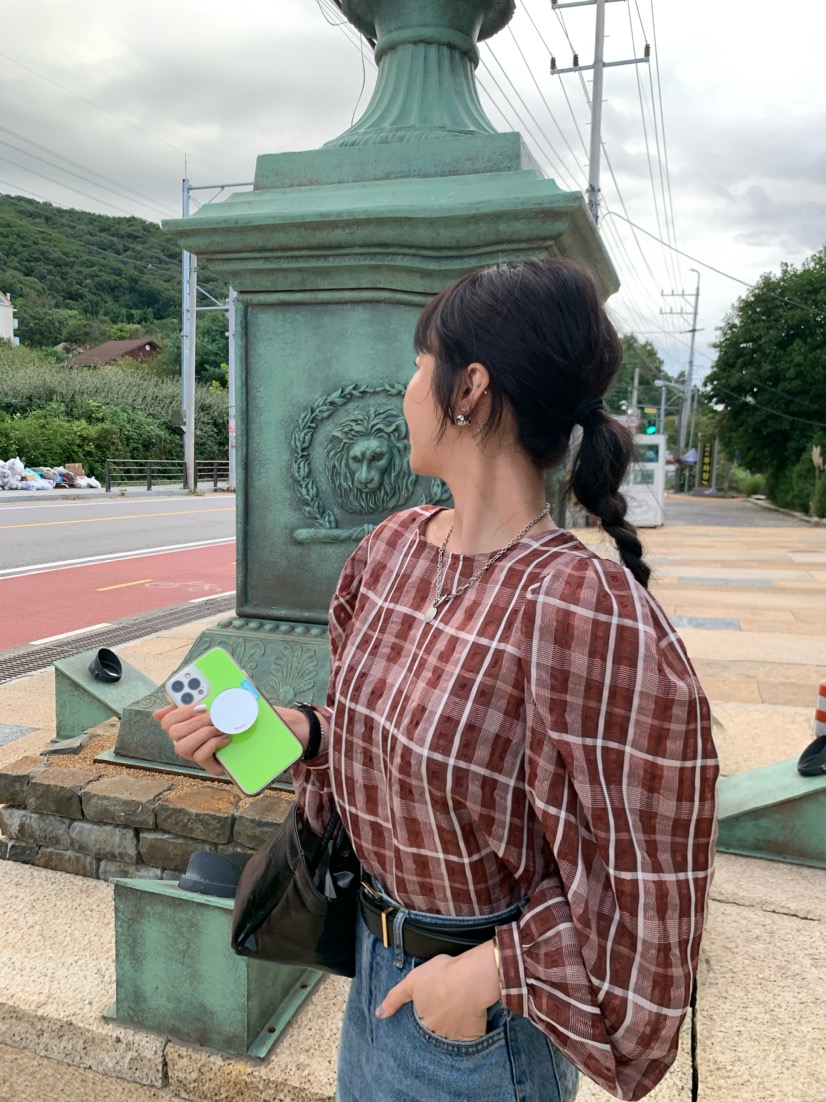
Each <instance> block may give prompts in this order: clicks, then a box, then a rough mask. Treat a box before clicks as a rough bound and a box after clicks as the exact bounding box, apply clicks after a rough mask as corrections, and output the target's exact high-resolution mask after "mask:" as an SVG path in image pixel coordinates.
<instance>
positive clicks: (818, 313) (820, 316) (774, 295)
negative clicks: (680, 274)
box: [605, 210, 826, 321]
mask: <svg viewBox="0 0 826 1102" xmlns="http://www.w3.org/2000/svg"><path fill="white" fill-rule="evenodd" d="M605 215H606V217H608V215H613V217H614V218H621V219H622V221H623V222H627V223H628V225H629V226H633V227H634V229H637V230H639V231H640V233H644V234H645V236H646V237H650V238H651V239H652V240H654V241H659V243H660V244H661V245H665V247H666V248H667V249H673V250H674V252H675V253H679V255H680V256H684V257H685V258H686V259H687V260H691V261H693V262H694V263H695V264H699V265H700V266H701V267H703V268H708V270H709V271H710V272H716V274H717V275H721V276H723V277H725V279H731V280H733V281H734V282H735V283H740V284H742V286H743V287H748V288H749V289H752V288H753V287H754V284H753V283H749V282H748V280H745V279H740V277H739V276H735V275H732V274H731V272H724V271H723V270H722V269H721V268H715V267H714V265H713V264H709V263H708V262H707V261H705V260H699V259H698V258H697V257H696V256H692V255H691V253H687V252H684V251H683V250H682V249H678V248H677V246H676V245H669V244H668V242H667V241H663V240H662V239H661V238H659V237H657V236H656V234H653V233H651V231H650V230H646V229H643V227H642V226H638V225H637V223H636V222H632V221H631V219H630V218H624V217H623V216H622V215H621V214H619V212H618V211H615V210H607V211H606V212H605ZM765 293H766V294H767V295H769V296H770V297H771V298H776V299H779V300H780V302H787V303H788V304H789V305H790V306H799V307H800V309H801V310H808V311H809V313H810V314H814V315H815V317H816V318H817V319H818V321H823V320H824V318H826V314H824V313H823V312H822V311H821V310H817V309H816V308H815V307H814V306H809V305H807V303H805V302H797V300H796V299H793V298H789V297H788V296H787V295H779V294H778V293H777V292H776V291H769V290H766V292H765Z"/></svg>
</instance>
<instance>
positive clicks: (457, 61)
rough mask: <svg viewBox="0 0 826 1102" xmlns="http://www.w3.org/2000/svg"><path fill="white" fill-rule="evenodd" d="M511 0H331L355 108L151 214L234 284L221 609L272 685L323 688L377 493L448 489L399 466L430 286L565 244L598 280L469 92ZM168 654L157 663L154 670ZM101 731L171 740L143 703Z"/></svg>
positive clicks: (546, 194)
mask: <svg viewBox="0 0 826 1102" xmlns="http://www.w3.org/2000/svg"><path fill="white" fill-rule="evenodd" d="M513 7H514V5H513V0H345V3H344V12H345V14H346V15H347V17H348V18H349V19H350V20H351V21H352V22H353V23H354V24H355V25H356V26H357V27H358V28H359V29H360V30H361V31H363V32H364V33H366V34H368V35H370V36H371V37H373V38H375V39H376V40H377V47H376V52H375V55H376V59H377V61H378V65H379V77H378V82H377V85H376V89H375V92H374V95H373V97H372V99H371V101H370V103H369V105H368V106H367V108H366V110H365V113H364V115H363V116H362V117H361V119H359V120H358V122H356V123H355V125H354V126H352V127H350V128H349V129H348V130H347V131H346V132H345V133H344V134H342V135H340V136H339V137H338V138H335V139H333V140H332V141H330V142H329V143H328V144H327V145H326V146H325V147H324V148H322V149H317V150H310V151H307V152H301V153H282V154H270V155H264V156H262V157H260V158H259V160H258V164H257V167H256V173H255V186H254V188H253V190H252V191H251V192H247V193H244V194H237V195H233V196H231V197H230V198H228V199H227V200H226V201H224V202H221V203H211V204H209V205H208V206H204V207H202V208H201V209H200V210H199V211H198V212H197V213H196V214H195V215H193V216H192V217H191V218H187V219H185V220H177V221H172V222H167V223H165V228H166V230H167V231H168V232H169V233H171V234H172V235H173V236H174V237H175V238H176V239H177V240H178V241H180V242H181V244H182V246H183V247H185V248H186V249H188V250H190V251H192V252H194V253H197V254H198V256H199V257H200V258H202V259H203V260H205V261H207V262H208V263H209V265H210V267H211V269H212V270H213V271H214V272H216V273H219V274H220V275H222V276H223V277H224V278H226V280H227V282H228V283H231V285H232V286H233V287H234V288H235V290H236V291H237V292H238V303H239V305H240V322H239V325H238V333H237V342H238V343H237V349H236V352H237V356H236V362H237V364H238V373H237V375H238V390H237V402H236V408H237V425H238V427H237V439H238V452H237V459H238V480H237V489H238V493H237V507H238V603H237V619H235V620H233V621H230V622H225V623H224V624H222V625H221V626H220V627H219V628H218V629H215V630H212V631H210V632H209V633H207V634H206V635H205V636H204V637H202V638H201V639H199V641H198V643H197V644H196V648H195V650H194V651H193V652H192V653H191V654H190V656H189V657H190V658H191V657H193V656H194V655H195V654H196V653H199V652H200V651H201V650H202V649H206V647H207V646H208V645H214V644H215V643H219V644H220V645H222V646H227V647H228V649H230V651H231V652H232V653H233V654H234V656H235V657H236V658H237V659H238V661H239V662H240V663H241V664H242V665H243V666H244V668H245V669H246V670H247V672H248V673H249V674H250V675H251V676H252V678H253V680H254V681H255V682H256V684H257V685H258V686H259V688H260V689H261V690H262V691H263V692H264V693H265V694H266V695H267V696H268V697H269V698H270V699H271V700H272V701H273V702H274V703H276V704H283V703H289V701H290V700H291V699H293V698H294V697H295V696H299V697H302V696H303V697H309V696H312V697H313V698H314V699H315V700H319V701H320V700H322V699H323V695H324V680H325V677H326V674H327V660H326V658H325V657H324V651H325V647H326V643H325V637H324V631H325V624H326V617H327V609H328V605H329V601H330V597H331V595H332V592H333V589H334V586H335V583H336V580H337V578H338V575H339V573H340V571H341V568H342V565H343V564H344V561H345V559H346V557H347V556H348V555H349V554H350V553H351V552H352V551H353V550H354V548H355V546H356V544H357V543H358V541H359V540H360V539H361V538H362V537H363V536H364V535H365V534H367V533H368V532H369V531H370V530H371V528H372V527H373V526H374V525H375V524H376V523H377V522H378V521H380V520H381V519H383V518H384V517H385V516H387V514H388V513H389V512H391V511H395V510H398V509H403V508H406V507H409V506H412V505H416V504H420V503H424V502H434V503H443V502H446V501H447V500H448V495H447V492H446V489H445V487H444V486H443V485H442V484H441V483H438V482H435V481H434V480H431V479H422V478H419V477H417V476H416V475H414V474H413V473H412V472H411V471H410V469H409V467H408V443H407V428H406V424H405V421H404V418H403V415H402V396H403V393H404V389H405V386H406V384H407V380H408V379H409V377H410V375H411V374H412V371H413V360H414V357H415V351H414V349H413V344H412V334H413V328H414V325H415V321H416V318H417V315H418V313H419V310H420V309H421V307H422V305H423V304H424V303H425V302H426V301H427V299H428V298H429V297H430V296H432V295H433V294H434V293H436V292H437V291H439V290H440V289H441V288H443V287H444V286H445V285H446V284H448V283H449V282H451V281H452V280H454V279H456V278H457V277H459V276H461V275H463V274H464V273H466V272H467V271H469V270H471V269H474V268H477V267H479V266H482V265H485V264H493V263H499V262H503V261H509V260H516V259H519V258H522V257H525V256H571V257H577V258H579V259H580V260H582V261H584V262H585V263H587V264H588V265H590V267H591V268H592V269H593V270H594V271H595V273H596V276H597V279H598V280H599V282H600V285H601V287H602V290H603V293H604V294H605V295H608V294H609V293H611V292H612V291H613V290H615V289H616V287H617V280H616V276H615V274H614V271H613V269H612V267H611V264H610V262H609V260H608V258H607V256H606V254H605V251H604V249H603V246H602V243H601V241H600V239H599V237H598V235H597V232H596V229H595V227H594V224H593V222H592V220H591V218H590V215H589V214H588V212H587V210H586V207H585V204H584V200H583V196H582V195H581V193H579V192H566V191H562V190H560V188H559V187H558V186H557V185H556V183H555V182H554V181H553V180H549V179H546V178H544V177H543V176H542V174H541V172H540V171H539V169H538V167H537V166H536V164H535V162H534V161H533V159H532V157H531V156H530V154H529V153H528V152H527V150H526V149H525V146H524V144H523V142H522V140H521V137H520V136H519V135H518V134H498V133H496V132H495V131H494V128H493V126H492V124H491V123H490V121H489V120H488V119H487V118H486V116H485V114H484V111H483V109H482V106H481V104H480V102H479V98H478V95H477V91H476V85H475V77H474V69H475V66H476V65H477V64H478V60H479V55H478V47H477V45H476V43H477V41H478V40H479V39H480V38H485V37H488V36H490V35H492V34H494V33H496V32H497V31H498V30H500V29H501V28H502V27H503V26H505V24H506V23H507V22H508V20H509V19H510V17H511V15H512V13H513ZM170 672H172V671H170ZM161 702H162V698H161V697H160V696H159V695H158V694H154V695H152V696H148V697H146V698H145V699H144V700H142V701H139V702H138V704H137V705H135V706H134V707H132V708H130V709H128V710H127V712H126V713H125V714H124V717H123V722H122V725H121V739H120V740H119V743H118V752H119V753H123V754H128V755H129V756H132V757H141V756H144V757H150V758H154V760H158V761H168V760H169V759H170V752H169V749H168V747H167V746H166V745H165V743H164V742H163V740H162V738H161V737H160V736H159V734H153V732H152V726H153V725H152V721H151V719H148V718H147V716H148V710H149V709H150V708H151V707H154V706H157V705H158V704H159V703H161Z"/></svg>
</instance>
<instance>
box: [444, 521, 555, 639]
mask: <svg viewBox="0 0 826 1102" xmlns="http://www.w3.org/2000/svg"><path fill="white" fill-rule="evenodd" d="M550 511H551V505H550V502H546V503H545V508H544V509H543V510H542V512H541V513H539V514H538V515H537V516H535V517H534V518H533V520H529V521H528V523H527V524H526V525H525V527H524V528H523V529H522V531H521V532H518V533H517V534H516V535H515V536H514V537H513V539H512V540H511V541H510V543H509V544H508V545H507V547H502V548H500V550H499V551H495V552H494V553H493V554H492V555H491V557H490V558H489V559H488V561H487V562H486V563H485V564H484V566H482V567H480V568H479V570H477V571H476V573H475V574H474V575H473V577H472V578H471V579H470V581H468V582H465V584H464V585H462V586H460V587H459V588H458V589H454V590H453V592H452V593H442V582H443V581H444V558H445V548H446V547H447V545H448V543H450V537H451V536H452V535H453V525H452V524H451V526H450V528H449V529H448V532H447V535H446V536H445V538H444V540H443V541H442V545H441V547H440V548H439V562H438V565H437V567H436V596H435V597H434V598H433V603H432V604H431V605H429V606H428V608H427V610H426V611H425V613H424V619H425V621H426V622H427V623H430V621H431V620H432V619H433V618H434V617H435V615H436V613H437V612H438V611H439V606H440V605H443V604H445V602H447V601H452V600H453V598H454V597H459V596H461V594H462V593H464V592H465V591H466V590H468V589H470V587H471V586H472V585H473V583H474V582H478V581H479V579H480V578H481V577H482V575H483V574H484V573H485V571H486V570H487V569H488V568H489V567H491V566H493V564H494V563H495V562H498V561H499V559H501V558H502V556H503V555H504V554H506V552H508V551H510V549H511V548H512V547H513V546H514V544H517V543H519V541H520V540H521V539H522V537H523V536H524V535H525V533H526V532H529V531H530V530H531V528H533V526H534V525H535V524H538V523H539V521H540V520H542V518H543V517H546V516H547V515H548V514H549V513H550Z"/></svg>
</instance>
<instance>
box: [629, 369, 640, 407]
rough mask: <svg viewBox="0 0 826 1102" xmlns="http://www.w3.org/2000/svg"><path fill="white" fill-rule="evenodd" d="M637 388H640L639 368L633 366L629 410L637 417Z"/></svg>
mask: <svg viewBox="0 0 826 1102" xmlns="http://www.w3.org/2000/svg"><path fill="white" fill-rule="evenodd" d="M639 390H640V369H639V368H638V367H635V368H634V383H633V386H632V388H631V412H632V413H633V414H634V416H635V417H639V414H640V409H639Z"/></svg>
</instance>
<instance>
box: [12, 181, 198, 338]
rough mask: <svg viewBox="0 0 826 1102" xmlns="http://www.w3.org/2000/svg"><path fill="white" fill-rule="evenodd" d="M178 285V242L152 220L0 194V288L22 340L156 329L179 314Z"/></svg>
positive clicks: (103, 335)
mask: <svg viewBox="0 0 826 1102" xmlns="http://www.w3.org/2000/svg"><path fill="white" fill-rule="evenodd" d="M205 279H207V280H208V274H207V273H205V272H203V271H200V272H199V282H200V283H201V284H202V285H203V284H204V281H205ZM207 285H208V286H209V283H207ZM180 287H181V253H180V247H179V246H178V245H177V244H176V242H175V241H174V240H173V239H172V238H171V237H170V236H169V235H168V234H165V233H163V232H162V231H161V229H160V227H159V226H158V225H156V224H155V223H152V222H145V221H144V220H143V219H141V218H118V217H110V216H108V215H103V214H90V213H88V212H87V211H81V210H69V209H65V208H62V207H55V206H52V204H51V203H41V202H38V201H37V200H35V199H27V198H24V197H23V196H19V195H0V291H4V292H6V293H7V294H10V295H11V297H12V302H13V304H14V306H15V307H16V308H17V314H18V318H19V330H18V332H19V335H20V339H21V342H22V343H24V344H30V345H34V346H38V345H40V346H48V345H55V344H57V343H59V342H60V341H69V342H74V343H77V344H81V345H82V344H88V343H96V338H98V337H100V339H102V340H105V339H108V337H109V336H110V334H112V333H113V332H114V331H115V330H117V329H120V328H123V327H127V326H128V327H132V326H141V327H142V328H154V326H153V325H152V323H153V322H158V321H161V320H163V319H171V318H176V317H179V315H180V294H181V292H180ZM176 324H179V323H176ZM125 335H131V334H125Z"/></svg>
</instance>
